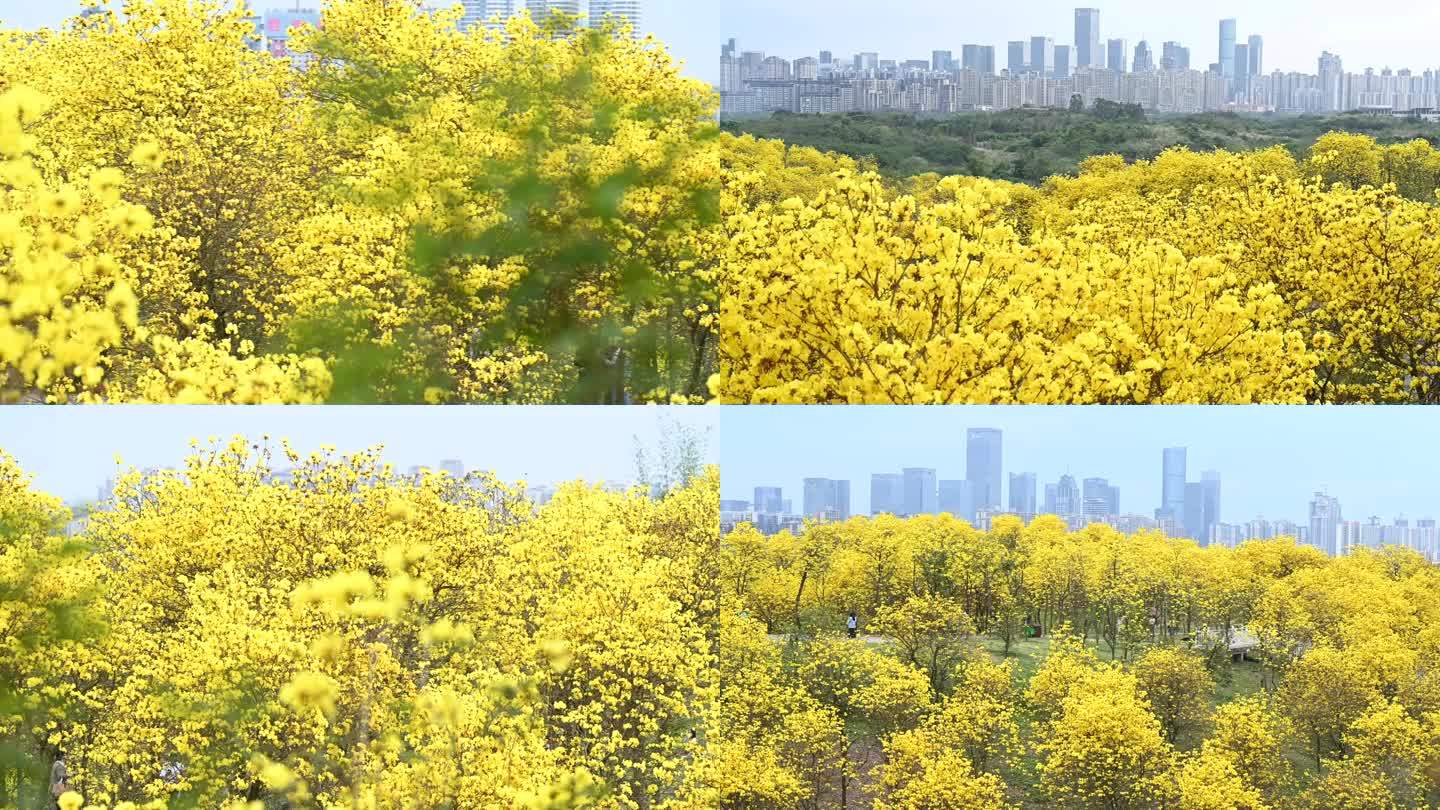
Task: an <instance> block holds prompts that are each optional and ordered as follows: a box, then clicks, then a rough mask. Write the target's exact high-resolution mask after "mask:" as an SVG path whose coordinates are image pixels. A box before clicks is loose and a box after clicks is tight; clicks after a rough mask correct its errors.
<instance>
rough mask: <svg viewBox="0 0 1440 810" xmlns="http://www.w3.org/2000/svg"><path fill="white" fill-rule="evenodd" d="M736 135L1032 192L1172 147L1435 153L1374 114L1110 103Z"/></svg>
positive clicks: (781, 123)
mask: <svg viewBox="0 0 1440 810" xmlns="http://www.w3.org/2000/svg"><path fill="white" fill-rule="evenodd" d="M722 126H723V127H724V128H725V129H726V130H728V131H730V132H734V133H737V134H739V133H749V134H751V135H755V136H756V137H761V138H777V139H779V140H782V141H785V142H786V143H789V144H793V145H796V146H813V147H815V148H817V149H823V150H826V151H831V152H839V153H841V154H846V155H850V156H852V157H855V158H860V159H868V160H870V161H873V163H874V164H875V166H876V167H877V168H878V169H879V170H880V172H881V173H883V174H885V175H887V176H890V177H910V176H914V175H918V174H925V173H926V172H936V173H939V174H942V175H952V174H958V175H970V176H978V177H990V178H994V179H999V180H1012V181H1017V182H1024V183H1039V182H1041V181H1042V180H1044V179H1045V178H1047V177H1050V176H1051V175H1056V174H1073V173H1074V172H1075V169H1076V167H1077V166H1078V165H1079V163H1080V161H1082V160H1084V159H1085V158H1087V157H1090V156H1092V155H1102V154H1118V155H1123V156H1124V157H1125V158H1126V160H1129V161H1134V160H1147V159H1150V158H1153V157H1155V156H1156V155H1158V154H1160V153H1161V152H1163V151H1164V150H1166V149H1169V148H1171V147H1175V146H1185V147H1189V148H1190V149H1192V150H1195V151H1210V150H1214V149H1228V150H1232V151H1241V150H1251V149H1263V148H1266V147H1270V146H1276V145H1279V146H1284V147H1286V148H1288V149H1290V150H1291V152H1292V153H1294V154H1295V155H1297V156H1301V155H1302V154H1303V153H1304V152H1305V151H1306V150H1308V149H1309V148H1310V146H1311V145H1312V144H1314V143H1315V141H1316V139H1318V138H1319V137H1320V136H1321V135H1323V134H1325V133H1326V132H1331V131H1343V132H1354V133H1363V134H1366V135H1370V136H1372V137H1374V138H1375V139H1376V140H1377V141H1379V142H1380V143H1381V144H1389V143H1403V142H1406V141H1411V140H1414V139H1416V138H1421V139H1424V140H1426V141H1429V142H1430V144H1431V145H1432V146H1440V125H1436V124H1432V123H1428V122H1425V121H1422V120H1412V119H1397V118H1385V117H1378V116H1372V115H1358V114H1356V115H1339V116H1269V115H1242V114H1235V113H1206V114H1203V115H1185V116H1145V115H1144V114H1141V113H1139V111H1138V108H1135V107H1133V106H1122V105H1116V104H1109V105H1106V106H1105V107H1104V108H1092V109H1087V110H1083V111H1077V110H1050V109H1022V110H1007V111H1005V112H994V113H989V112H977V113H961V114H958V115H951V116H945V117H935V116H929V117H920V116H914V115H906V114H901V113H843V114H832V115H796V114H793V113H775V114H773V115H772V116H770V117H768V118H752V119H744V120H737V121H726V122H724V124H723V125H722Z"/></svg>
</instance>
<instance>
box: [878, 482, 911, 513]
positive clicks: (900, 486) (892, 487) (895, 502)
mask: <svg viewBox="0 0 1440 810" xmlns="http://www.w3.org/2000/svg"><path fill="white" fill-rule="evenodd" d="M870 514H872V515H903V514H905V476H903V475H898V474H896V473H874V474H872V475H871V476H870Z"/></svg>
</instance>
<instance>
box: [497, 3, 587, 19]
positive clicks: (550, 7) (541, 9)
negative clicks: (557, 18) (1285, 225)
mask: <svg viewBox="0 0 1440 810" xmlns="http://www.w3.org/2000/svg"><path fill="white" fill-rule="evenodd" d="M521 3H524V4H525V8H527V9H529V11H530V17H531V18H532V19H535V20H538V21H544V20H547V19H549V18H550V15H551V14H554V13H556V12H559V13H563V14H570V15H572V16H577V17H578V16H579V15H580V14H581V13H583V12H584V9H582V8H581V7H580V0H514V5H515V7H516V8H515V10H516V11H519V10H520V4H521Z"/></svg>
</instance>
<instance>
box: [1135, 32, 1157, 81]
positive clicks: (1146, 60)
mask: <svg viewBox="0 0 1440 810" xmlns="http://www.w3.org/2000/svg"><path fill="white" fill-rule="evenodd" d="M1154 69H1155V54H1154V53H1153V52H1151V50H1150V43H1148V42H1146V41H1145V40H1143V39H1142V40H1140V44H1139V45H1136V46H1135V67H1134V71H1135V72H1136V73H1149V72H1150V71H1152V70H1154Z"/></svg>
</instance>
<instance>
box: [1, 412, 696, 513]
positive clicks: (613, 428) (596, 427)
mask: <svg viewBox="0 0 1440 810" xmlns="http://www.w3.org/2000/svg"><path fill="white" fill-rule="evenodd" d="M662 417H663V419H665V420H673V422H674V423H677V424H679V425H682V426H684V427H686V428H689V429H692V430H694V431H696V432H699V433H701V434H703V435H705V436H706V437H707V439H708V440H707V441H706V442H705V447H704V461H705V463H707V464H714V463H716V462H717V461H718V458H719V457H718V449H717V447H716V444H717V441H716V439H717V436H716V434H717V431H716V422H717V419H716V415H715V414H714V412H713V411H711V410H709V409H704V408H684V407H660V408H643V409H642V408H633V409H632V408H611V407H606V406H577V405H558V406H502V405H487V406H477V407H463V406H456V407H446V408H435V407H431V406H424V405H417V406H384V407H368V406H342V405H332V406H326V407H324V408H308V407H284V406H247V407H244V408H236V407H229V406H190V407H185V408H172V407H164V406H128V405H113V406H106V407H104V408H55V407H47V406H34V407H24V406H16V407H9V408H6V413H5V420H4V425H3V426H4V433H3V434H0V450H3V451H4V452H6V453H9V454H10V455H11V456H14V457H15V460H16V461H17V463H19V465H20V467H21V468H22V469H23V470H24V471H25V472H26V473H28V474H30V475H32V476H33V477H34V480H33V484H32V485H33V486H35V487H36V488H38V489H39V490H41V491H43V492H47V493H49V494H51V495H54V496H56V497H59V498H62V499H64V500H65V501H67V502H71V503H74V502H83V501H88V500H91V499H93V498H94V497H95V494H96V491H97V488H98V487H100V486H102V485H103V484H104V483H105V481H106V480H107V479H109V478H111V477H113V476H114V475H115V474H116V471H117V467H116V464H115V456H117V455H118V456H119V457H120V459H121V461H122V462H123V465H122V466H121V467H120V468H118V469H121V470H128V469H130V468H132V467H133V468H136V469H141V470H144V469H148V468H163V467H174V466H178V465H179V464H180V462H181V461H182V459H184V457H185V456H186V455H187V454H189V452H190V440H191V439H198V440H200V441H201V442H206V441H207V440H208V439H209V438H210V437H211V436H214V437H216V438H218V439H220V440H221V441H222V442H223V441H225V440H228V439H229V438H230V437H231V436H233V435H236V434H241V435H245V436H246V437H247V438H252V439H259V438H260V436H261V435H263V434H268V435H269V436H270V437H271V439H272V442H273V446H274V448H275V450H276V451H277V452H278V450H279V440H280V439H282V438H288V439H289V440H290V442H291V445H292V446H293V447H294V448H295V449H296V450H298V451H300V452H301V453H302V454H303V453H309V452H311V451H313V450H317V449H319V448H320V446H321V445H332V446H334V447H335V448H336V450H337V452H338V453H340V454H342V455H348V454H351V453H356V452H360V451H362V450H366V449H369V448H370V447H373V446H375V445H384V446H385V449H384V454H383V455H384V458H385V460H386V461H388V462H390V463H391V464H393V465H394V467H395V469H396V471H397V472H401V473H403V472H406V471H407V470H408V468H410V467H411V466H416V465H418V466H422V467H434V468H438V467H439V465H440V463H441V462H442V461H445V460H447V459H456V460H459V461H461V462H463V463H464V465H465V469H466V470H467V471H474V470H484V471H489V472H494V473H495V474H496V475H497V476H499V477H500V478H501V480H504V481H506V482H511V483H513V482H515V481H519V480H525V481H526V482H527V483H530V484H554V483H561V482H565V481H571V480H575V479H585V480H586V481H590V482H592V483H599V482H601V481H608V482H611V483H628V482H632V481H634V480H635V477H636V464H635V438H636V437H638V438H639V440H640V441H641V442H642V443H643V444H644V445H645V446H646V447H647V448H653V447H655V446H656V445H657V443H658V439H659V438H660V433H661V429H662V422H661V420H662ZM540 435H543V436H544V438H545V441H536V440H535V437H536V436H540ZM272 463H273V464H274V465H275V468H276V469H277V470H279V469H283V468H285V467H288V466H290V465H289V462H287V461H285V459H284V457H283V456H278V455H277V457H275V458H273V459H272Z"/></svg>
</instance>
